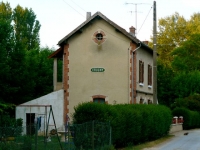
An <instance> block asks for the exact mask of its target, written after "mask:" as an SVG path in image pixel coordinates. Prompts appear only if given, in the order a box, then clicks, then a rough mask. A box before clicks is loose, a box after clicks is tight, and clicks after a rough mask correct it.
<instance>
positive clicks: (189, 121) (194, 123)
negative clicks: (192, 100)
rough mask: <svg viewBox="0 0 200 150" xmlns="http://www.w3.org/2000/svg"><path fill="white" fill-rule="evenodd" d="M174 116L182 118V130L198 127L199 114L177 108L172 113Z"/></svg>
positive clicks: (199, 123) (199, 125) (199, 121)
mask: <svg viewBox="0 0 200 150" xmlns="http://www.w3.org/2000/svg"><path fill="white" fill-rule="evenodd" d="M172 114H173V115H174V116H178V117H179V116H183V120H184V122H183V129H184V130H188V129H194V128H199V127H200V119H199V118H200V113H199V112H197V111H191V110H189V109H187V108H183V107H182V108H181V107H177V108H175V109H174V110H173V111H172Z"/></svg>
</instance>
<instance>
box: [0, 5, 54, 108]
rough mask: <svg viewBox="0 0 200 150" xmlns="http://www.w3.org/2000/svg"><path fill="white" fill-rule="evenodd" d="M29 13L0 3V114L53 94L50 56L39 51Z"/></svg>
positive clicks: (34, 23)
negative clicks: (15, 106) (21, 104)
mask: <svg viewBox="0 0 200 150" xmlns="http://www.w3.org/2000/svg"><path fill="white" fill-rule="evenodd" d="M39 30H40V23H39V21H38V20H36V15H35V13H34V12H33V10H32V9H28V8H23V7H21V6H20V5H18V6H17V7H16V8H14V9H12V8H11V7H10V4H9V3H4V2H0V88H1V90H0V111H4V110H6V109H10V108H12V107H13V106H14V105H18V104H20V103H24V102H26V101H29V100H32V99H34V98H37V97H40V96H42V95H45V94H47V93H49V92H51V91H52V89H53V87H52V86H53V84H52V82H53V81H52V74H53V73H52V68H53V67H52V65H53V60H51V59H48V58H47V57H48V56H49V55H50V54H51V53H52V52H53V49H50V48H48V47H45V48H40V47H39V44H40V39H39Z"/></svg>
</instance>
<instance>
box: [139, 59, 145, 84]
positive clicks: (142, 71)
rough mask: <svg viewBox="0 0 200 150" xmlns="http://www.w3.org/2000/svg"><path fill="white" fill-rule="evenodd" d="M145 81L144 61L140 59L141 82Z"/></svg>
mask: <svg viewBox="0 0 200 150" xmlns="http://www.w3.org/2000/svg"><path fill="white" fill-rule="evenodd" d="M143 82H144V62H143V61H141V60H139V83H143Z"/></svg>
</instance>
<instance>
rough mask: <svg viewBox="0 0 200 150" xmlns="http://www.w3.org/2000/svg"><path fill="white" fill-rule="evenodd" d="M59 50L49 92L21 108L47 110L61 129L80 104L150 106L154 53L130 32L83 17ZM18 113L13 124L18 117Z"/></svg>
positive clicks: (103, 20)
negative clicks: (51, 113)
mask: <svg viewBox="0 0 200 150" xmlns="http://www.w3.org/2000/svg"><path fill="white" fill-rule="evenodd" d="M58 45H59V47H60V48H59V49H58V50H56V51H55V52H54V53H52V54H51V55H50V56H49V58H50V59H54V68H53V69H54V74H53V84H54V92H53V93H50V94H48V95H46V96H43V97H41V98H38V99H35V100H32V101H30V102H27V103H24V104H22V105H36V104H40V105H41V104H44V105H46V104H52V106H53V111H54V114H55V116H56V117H55V118H56V121H57V122H58V123H57V124H59V125H58V127H60V126H62V125H63V124H65V122H66V115H68V116H70V115H71V114H72V113H73V112H74V107H75V106H77V105H78V104H80V103H82V102H95V103H107V104H121V103H123V104H125V103H126V104H135V103H141V104H144V103H146V104H150V103H152V101H153V89H152V86H153V85H152V80H153V79H152V78H153V77H152V73H153V70H152V69H153V67H152V66H153V50H152V49H151V48H150V47H148V45H147V43H146V42H142V41H140V40H138V39H137V38H136V36H135V28H134V27H130V31H129V32H127V31H126V30H125V29H123V28H121V27H120V26H118V25H117V24H116V23H114V22H113V21H111V20H110V19H108V18H107V17H106V16H104V15H103V14H102V13H101V12H96V13H95V14H94V15H92V16H91V14H90V13H87V17H86V20H85V22H83V23H82V24H81V25H79V26H78V27H77V28H75V29H74V30H73V31H72V32H70V33H69V34H68V35H66V36H65V37H64V38H62V39H61V40H60V41H59V42H58ZM58 60H62V64H63V69H62V70H63V72H62V76H63V80H62V82H58V81H57V78H58V71H57V70H58V69H57V66H58V65H57V64H58V63H57V62H58ZM20 108H22V107H17V108H16V111H17V112H19V113H18V114H19V115H18V116H17V118H19V117H20V116H22V110H20ZM34 109H35V110H36V108H32V113H33V112H34ZM29 110H30V109H29V108H27V110H25V112H26V113H30V112H29ZM20 111H21V112H20ZM23 111H24V110H23ZM35 113H36V114H35V116H37V113H38V109H37V111H36V112H35ZM24 119H26V118H25V117H24Z"/></svg>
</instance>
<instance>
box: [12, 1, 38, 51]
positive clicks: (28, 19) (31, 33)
mask: <svg viewBox="0 0 200 150" xmlns="http://www.w3.org/2000/svg"><path fill="white" fill-rule="evenodd" d="M13 21H14V30H15V40H16V42H20V43H22V45H23V46H24V49H26V50H31V49H34V48H38V47H39V45H40V39H39V31H40V26H41V25H40V23H39V21H38V20H36V15H35V13H34V12H33V10H32V9H28V8H22V7H21V6H20V5H18V6H17V7H16V8H15V9H14V10H13Z"/></svg>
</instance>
